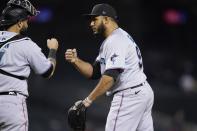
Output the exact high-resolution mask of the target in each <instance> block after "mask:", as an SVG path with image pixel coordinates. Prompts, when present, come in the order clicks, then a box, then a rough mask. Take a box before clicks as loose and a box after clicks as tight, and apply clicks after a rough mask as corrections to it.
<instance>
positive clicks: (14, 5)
mask: <svg viewBox="0 0 197 131" xmlns="http://www.w3.org/2000/svg"><path fill="white" fill-rule="evenodd" d="M38 13H39V11H37V10H36V9H35V8H34V6H33V5H32V4H31V3H30V2H29V1H28V0H10V1H9V2H8V3H7V7H6V8H5V9H4V10H3V11H2V14H1V18H0V26H9V25H12V24H15V23H17V22H18V21H21V20H25V19H28V17H29V16H36V15H37V14H38Z"/></svg>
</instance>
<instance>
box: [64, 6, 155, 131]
mask: <svg viewBox="0 0 197 131" xmlns="http://www.w3.org/2000/svg"><path fill="white" fill-rule="evenodd" d="M85 16H86V17H87V18H88V19H89V20H90V27H91V28H92V30H93V33H94V34H102V35H103V36H104V37H105V40H104V41H103V43H102V45H101V47H100V52H99V55H98V57H97V58H96V61H95V63H94V64H92V65H91V64H90V63H88V62H85V61H83V60H81V59H79V57H78V56H77V51H76V49H68V50H67V51H66V52H65V59H66V60H67V61H68V62H70V63H72V64H73V65H74V66H75V67H76V69H77V70H78V71H79V72H80V73H82V74H83V75H84V76H86V77H87V78H92V79H98V78H100V80H99V82H98V84H97V85H96V87H95V88H94V90H93V91H92V92H91V93H90V94H89V95H88V97H86V98H85V99H84V100H83V104H84V105H85V106H86V107H89V106H90V105H91V104H92V102H93V101H94V100H96V99H97V98H98V97H99V96H101V95H103V94H104V93H107V95H112V96H113V100H112V102H111V107H110V111H109V114H108V117H107V122H106V127H105V131H153V130H154V129H153V120H152V115H151V110H152V106H153V101H154V95H153V91H152V89H151V87H150V85H149V84H148V82H147V81H146V75H145V74H144V72H143V63H142V56H141V54H140V50H139V48H138V46H137V45H136V43H135V42H134V40H133V39H132V37H131V36H130V35H129V34H128V33H127V32H125V31H124V30H123V29H121V28H120V27H119V26H118V24H117V15H116V11H115V10H114V8H113V7H111V6H110V5H108V4H98V5H95V6H94V7H93V10H92V12H91V14H87V15H85Z"/></svg>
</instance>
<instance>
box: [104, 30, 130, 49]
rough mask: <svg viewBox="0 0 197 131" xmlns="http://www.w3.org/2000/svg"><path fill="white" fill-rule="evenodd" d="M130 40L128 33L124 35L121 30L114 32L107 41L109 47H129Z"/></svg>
mask: <svg viewBox="0 0 197 131" xmlns="http://www.w3.org/2000/svg"><path fill="white" fill-rule="evenodd" d="M129 42H130V41H129V40H128V38H127V36H126V33H124V32H123V31H122V30H121V29H119V30H117V31H116V32H114V33H113V34H112V35H110V36H109V38H108V39H107V40H106V43H107V45H108V46H112V47H114V46H120V45H121V47H123V46H128V45H129V44H130V43H129Z"/></svg>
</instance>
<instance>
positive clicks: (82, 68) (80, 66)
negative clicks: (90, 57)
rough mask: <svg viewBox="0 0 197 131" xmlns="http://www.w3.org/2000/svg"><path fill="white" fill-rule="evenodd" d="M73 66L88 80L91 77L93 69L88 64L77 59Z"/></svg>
mask: <svg viewBox="0 0 197 131" xmlns="http://www.w3.org/2000/svg"><path fill="white" fill-rule="evenodd" d="M73 65H74V67H75V68H76V69H77V70H78V71H79V72H80V73H81V74H82V75H84V76H85V77H86V78H90V77H91V76H92V72H93V68H92V65H91V64H90V63H88V62H85V61H83V60H81V59H79V58H77V60H76V61H75V62H74V63H73Z"/></svg>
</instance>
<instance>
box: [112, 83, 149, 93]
mask: <svg viewBox="0 0 197 131" xmlns="http://www.w3.org/2000/svg"><path fill="white" fill-rule="evenodd" d="M144 84H145V82H143V83H141V84H139V85H136V86H132V87H129V88H125V89H122V90H118V91H115V92H113V95H114V94H116V93H118V92H120V91H124V90H127V89H134V88H137V87H140V86H143V85H144Z"/></svg>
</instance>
